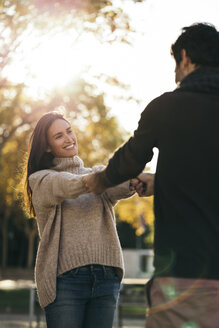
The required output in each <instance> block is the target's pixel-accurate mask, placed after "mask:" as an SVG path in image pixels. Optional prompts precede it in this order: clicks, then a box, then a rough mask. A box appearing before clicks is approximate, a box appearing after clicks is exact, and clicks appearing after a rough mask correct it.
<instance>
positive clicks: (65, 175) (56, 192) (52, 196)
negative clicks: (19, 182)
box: [29, 170, 88, 206]
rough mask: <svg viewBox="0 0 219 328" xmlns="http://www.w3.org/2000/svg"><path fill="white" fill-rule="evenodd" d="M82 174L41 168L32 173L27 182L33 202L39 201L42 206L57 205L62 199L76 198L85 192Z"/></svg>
mask: <svg viewBox="0 0 219 328" xmlns="http://www.w3.org/2000/svg"><path fill="white" fill-rule="evenodd" d="M83 176H84V175H77V174H72V173H69V172H56V171H53V170H42V171H38V172H36V173H34V174H32V175H31V176H30V177H29V183H30V187H31V190H32V197H33V203H40V205H42V206H52V205H58V204H60V203H61V202H62V201H63V200H64V199H67V198H77V197H78V196H80V195H82V194H85V193H87V192H88V190H87V188H86V186H85V185H84V183H83V180H82V178H83Z"/></svg>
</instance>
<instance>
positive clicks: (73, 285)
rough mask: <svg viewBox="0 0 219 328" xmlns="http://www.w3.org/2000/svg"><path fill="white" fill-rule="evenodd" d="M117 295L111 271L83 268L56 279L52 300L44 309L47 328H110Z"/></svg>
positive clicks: (109, 269)
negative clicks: (54, 294) (53, 299)
mask: <svg viewBox="0 0 219 328" xmlns="http://www.w3.org/2000/svg"><path fill="white" fill-rule="evenodd" d="M119 291H120V279H119V277H118V276H117V274H116V272H115V269H114V268H113V267H110V266H103V265H97V264H92V265H86V266H83V267H79V268H76V269H73V270H70V271H68V272H65V273H63V274H62V275H60V276H59V277H58V278H57V291H56V299H55V301H54V302H53V303H51V304H49V305H48V306H47V307H46V308H45V313H46V322H47V327H48V328H111V327H112V325H113V318H114V313H115V309H116V306H117V301H118V296H119Z"/></svg>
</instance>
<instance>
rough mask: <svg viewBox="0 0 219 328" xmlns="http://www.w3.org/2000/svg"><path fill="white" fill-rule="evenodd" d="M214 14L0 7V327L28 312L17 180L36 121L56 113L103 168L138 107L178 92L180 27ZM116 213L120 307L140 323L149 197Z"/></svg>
mask: <svg viewBox="0 0 219 328" xmlns="http://www.w3.org/2000/svg"><path fill="white" fill-rule="evenodd" d="M218 12H219V3H218V0H208V1H206V0H184V1H183V2H182V1H180V0H113V1H107V0H83V1H82V0H60V1H56V0H32V1H31V0H5V1H4V0H1V1H0V317H1V316H3V317H1V318H3V319H4V320H5V321H4V320H3V319H2V320H3V321H4V323H0V327H4V328H6V327H7V326H6V321H7V320H9V319H8V318H9V317H10V318H12V314H15V313H17V314H23V313H28V315H29V314H30V311H32V310H31V309H30V297H32V296H33V295H32V294H31V290H32V288H34V286H33V284H32V282H33V267H34V262H35V256H36V250H37V244H38V236H37V227H36V221H35V219H34V218H28V217H27V215H26V214H25V212H24V211H23V210H22V206H21V200H20V198H19V195H20V194H21V190H20V188H19V183H20V180H21V174H22V165H23V162H24V159H25V156H26V152H27V149H28V143H29V137H30V134H31V132H32V130H33V128H34V126H35V124H36V122H37V120H38V119H39V118H40V117H41V116H42V114H44V113H45V112H48V111H51V110H56V111H60V112H61V113H63V114H64V115H65V116H66V117H67V118H68V119H69V121H70V122H71V123H72V126H73V130H74V131H75V132H76V134H77V137H78V143H79V156H80V157H81V158H82V159H83V161H84V163H85V166H88V167H91V166H93V165H96V164H107V162H108V159H109V157H110V156H111V155H112V154H113V152H114V150H115V149H116V148H117V147H119V146H120V145H121V144H122V143H123V142H125V140H127V139H128V138H129V136H130V135H131V134H132V133H133V131H134V130H135V129H136V127H137V122H138V120H139V118H140V113H141V112H142V111H143V109H144V108H145V106H146V105H147V104H148V103H149V102H150V101H151V100H152V99H153V98H154V97H156V96H159V95H160V94H161V93H163V92H166V91H171V90H173V89H174V88H175V82H174V68H175V67H174V61H173V59H172V58H171V56H170V46H171V43H173V42H174V41H175V40H176V38H177V37H178V35H179V34H180V32H181V28H182V27H183V26H187V25H191V24H192V23H195V22H201V21H202V22H209V23H212V24H214V25H215V26H216V28H217V29H218V28H219V20H218ZM157 153H158V152H157V150H156V149H155V150H154V154H155V156H154V158H153V160H152V162H151V163H148V165H147V167H146V170H148V171H149V172H155V170H156V159H157ZM115 212H116V219H117V223H118V225H117V226H118V232H119V237H120V240H121V244H122V248H123V252H124V257H125V265H126V277H125V278H126V279H127V281H126V282H127V285H129V286H131V282H130V281H131V280H130V281H129V280H128V279H136V278H137V279H138V280H137V282H136V280H135V281H134V282H133V281H132V288H134V289H132V292H128V295H129V297H128V299H130V295H132V299H133V304H135V305H136V302H137V301H136V300H137V299H138V300H139V299H140V300H141V306H140V307H139V306H136V308H138V309H137V310H133V311H132V309H131V307H129V308H125V305H124V307H123V312H124V313H126V314H128V313H129V314H130V313H134V314H133V315H134V317H135V318H136V317H140V318H144V313H145V309H144V301H143V291H142V286H143V284H144V282H145V281H146V280H144V279H148V278H149V277H150V276H151V273H152V271H153V251H152V249H153V221H154V215H153V197H149V198H147V199H146V198H144V199H141V198H138V197H132V198H131V199H128V200H125V201H121V202H120V203H119V204H118V205H117V206H116V208H115ZM139 279H140V280H139ZM141 279H143V280H141ZM133 286H134V287H133ZM139 286H141V288H140V289H139ZM130 288H131V287H130ZM130 290H131V289H130ZM124 294H125V292H124ZM31 295H32V296H31ZM133 295H137V296H136V299H135V297H134V296H133ZM125 302H126V300H125V301H124V303H125ZM137 305H139V304H137ZM35 308H36V309H37V305H36V307H35ZM120 310H121V309H120ZM136 311H137V312H136ZM35 312H36V311H35ZM35 312H34V313H35ZM39 313H40V312H39ZM35 314H36V313H35ZM4 315H5V317H4ZM6 319H7V320H6ZM2 320H1V322H3V321H2ZM34 320H35V319H34ZM18 321H19V320H18V319H16V320H14V321H13V322H14V323H11V325H13V324H14V327H15V326H16V322H18ZM26 321H27V320H26ZM26 321H25V322H26ZM39 322H40V321H39ZM8 324H9V323H8ZM25 324H26V325H27V326H28V325H30V322H28V323H27V322H26V323H24V321H23V323H22V324H21V322H20V323H18V325H17V326H16V327H23V326H25ZM33 324H35V325H37V323H36V322H35V323H33ZM126 324H128V323H126ZM121 325H122V324H121V323H120V326H121ZM140 325H142V321H141V323H140ZM135 326H136V327H137V323H135ZM133 327H134V326H133Z"/></svg>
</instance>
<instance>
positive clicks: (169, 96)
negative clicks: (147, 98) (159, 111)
mask: <svg viewBox="0 0 219 328" xmlns="http://www.w3.org/2000/svg"><path fill="white" fill-rule="evenodd" d="M179 95H181V94H180V93H179V92H177V89H176V90H173V91H169V92H165V93H163V94H162V95H160V96H158V97H156V98H154V99H153V100H152V101H151V102H150V104H149V105H159V104H163V103H164V102H168V101H172V100H174V99H176V98H178V96H179Z"/></svg>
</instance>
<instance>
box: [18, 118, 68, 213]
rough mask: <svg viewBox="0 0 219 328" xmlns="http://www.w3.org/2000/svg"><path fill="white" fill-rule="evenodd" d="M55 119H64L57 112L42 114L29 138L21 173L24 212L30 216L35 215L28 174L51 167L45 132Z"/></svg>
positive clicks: (50, 156)
mask: <svg viewBox="0 0 219 328" xmlns="http://www.w3.org/2000/svg"><path fill="white" fill-rule="evenodd" d="M57 119H62V120H65V121H66V119H64V117H63V115H62V114H60V113H57V112H49V113H46V114H45V115H43V116H42V117H41V119H40V120H39V121H38V123H37V125H36V127H35V129H34V131H33V133H32V135H31V138H30V144H29V150H28V155H27V160H26V164H25V167H24V174H23V179H24V183H23V186H24V188H23V189H24V190H23V200H24V208H25V210H26V212H27V213H28V215H30V216H32V217H33V216H35V211H34V207H33V203H32V191H31V188H30V185H29V176H30V175H31V174H33V173H34V172H37V171H40V170H44V169H48V168H51V167H52V165H53V164H52V161H53V158H54V156H53V155H52V153H50V152H47V149H48V138H47V132H48V129H49V127H50V126H51V124H52V123H53V122H54V121H55V120H57ZM66 122H67V121H66Z"/></svg>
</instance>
